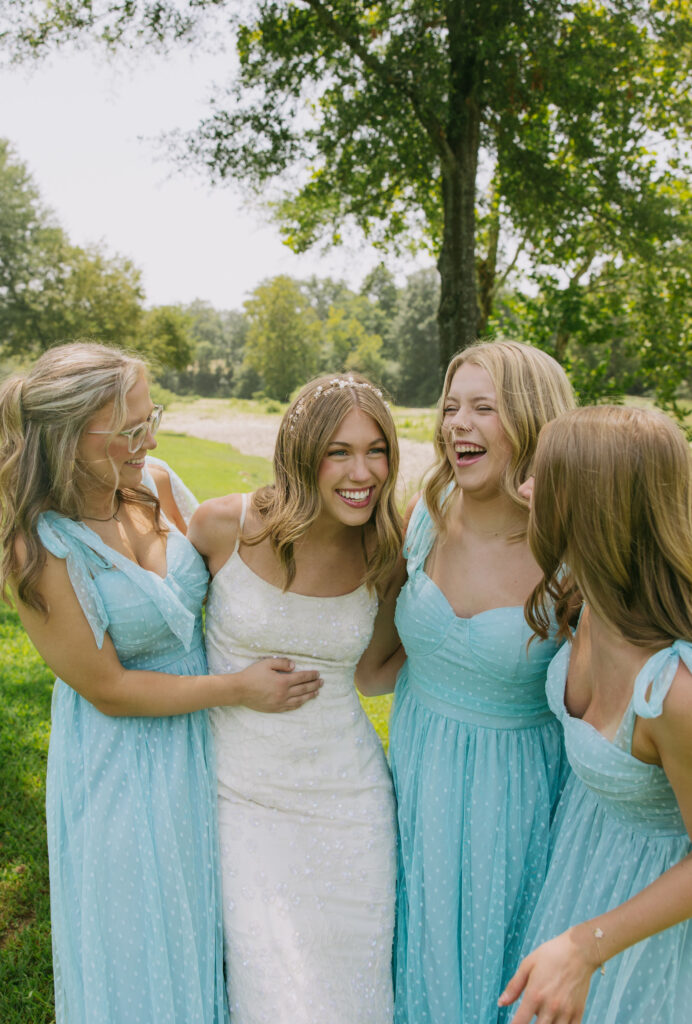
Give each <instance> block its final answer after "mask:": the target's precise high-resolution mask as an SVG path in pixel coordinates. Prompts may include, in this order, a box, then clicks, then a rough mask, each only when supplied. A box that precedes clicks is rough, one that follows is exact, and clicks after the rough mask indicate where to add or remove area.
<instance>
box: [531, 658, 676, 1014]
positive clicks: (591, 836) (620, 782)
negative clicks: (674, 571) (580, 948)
mask: <svg viewBox="0 0 692 1024" xmlns="http://www.w3.org/2000/svg"><path fill="white" fill-rule="evenodd" d="M569 655H570V647H569V646H565V647H564V648H562V649H561V650H560V651H559V652H558V654H557V655H556V657H555V658H554V660H553V662H552V664H551V666H550V670H549V673H548V685H547V691H548V697H549V700H550V705H551V707H552V708H553V710H554V711H555V714H556V715H557V716H558V718H559V719H560V721H561V723H562V725H563V727H564V731H565V743H566V750H567V756H568V758H569V761H570V764H571V766H572V775H571V777H570V779H569V782H568V784H567V786H566V787H565V791H564V793H563V795H562V799H561V800H560V804H559V807H558V810H557V813H556V816H555V822H554V826H553V833H552V837H551V854H550V864H549V870H548V875H547V878H546V881H545V885H544V888H543V891H542V893H541V896H540V899H539V901H538V905H537V907H536V910H535V912H534V915H533V918H532V921H531V925H530V927H529V930H528V934H527V936H526V940H525V947H524V953H528V952H530V951H531V950H532V949H535V947H536V946H538V945H540V943H541V942H544V941H545V940H546V939H549V938H552V937H553V936H555V935H558V934H560V933H561V932H563V931H565V930H566V929H567V928H569V927H570V926H571V925H573V924H577V923H579V922H580V921H585V920H589V919H590V918H592V917H595V916H597V915H599V914H602V913H604V912H605V911H606V910H609V909H611V908H612V907H615V906H618V905H619V904H620V903H624V902H625V901H626V900H628V899H630V898H631V897H632V896H634V895H635V894H636V893H637V892H639V891H640V890H641V889H644V888H645V887H646V886H647V885H649V884H650V883H651V882H653V881H655V880H656V879H657V878H658V877H659V876H660V875H662V874H663V872H664V871H666V870H668V868H670V867H672V865H673V864H676V863H677V862H678V861H679V860H681V859H682V858H683V857H685V856H686V855H687V854H688V853H690V850H691V844H690V839H689V836H688V834H687V831H686V829H685V825H684V822H683V819H682V815H681V813H680V808H679V806H678V803H677V800H676V798H675V794H674V792H673V789H672V787H671V785H670V783H669V782H668V779H667V777H666V774H665V772H664V771H663V769H662V768H661V767H660V766H659V765H654V764H646V763H644V762H643V761H639V760H638V759H637V758H636V757H634V756H633V754H632V753H631V745H632V733H633V730H634V724H635V721H636V718H637V717H642V718H654V717H657V716H658V715H660V714H661V712H662V710H663V702H664V700H665V697H666V694H667V693H668V689H669V687H670V684H671V683H672V680H673V677H674V676H675V673H676V671H677V668H678V665H679V663H680V659H682V660H683V661H684V662H685V664H686V665H687V666H688V668H692V644H689V643H684V642H682V641H676V642H675V643H674V644H673V645H672V646H671V647H669V648H666V649H665V650H663V651H659V652H658V654H655V655H654V656H653V657H652V658H650V659H649V661H647V663H646V664H645V665H644V667H643V668H642V670H641V672H640V673H639V675H638V676H637V679H636V681H635V684H634V692H633V696H632V700H631V701H630V704H629V706H628V708H627V710H626V712H625V715H624V718H623V720H622V723H621V725H620V727H619V728H618V731H617V734H616V737H615V740H614V742H612V743H611V742H610V741H609V740H607V739H606V738H605V737H604V736H603V735H601V733H599V732H598V731H597V730H596V729H595V728H594V727H593V726H592V725H590V724H589V723H588V722H584V721H582V720H581V719H579V718H573V717H572V716H571V715H570V714H569V712H568V710H567V708H566V706H565V686H566V681H567V670H568V668H569ZM690 1005H692V929H691V928H690V925H689V922H684V923H683V924H680V925H677V926H675V927H674V928H669V929H667V930H666V931H664V932H661V933H660V934H659V935H655V936H653V937H652V938H650V939H647V940H645V941H644V942H639V943H637V944H636V945H634V946H631V947H630V948H629V949H627V950H625V951H624V952H623V953H621V954H619V955H618V956H616V957H614V958H613V959H612V960H610V961H609V962H608V964H607V967H606V973H605V974H604V975H602V974H600V972H596V973H595V974H594V975H593V978H592V981H591V987H590V990H589V998H588V1002H587V1004H586V1010H585V1013H584V1017H583V1024H651V1022H653V1021H655V1022H656V1024H681V1022H682V1021H683V1020H686V1019H687V1017H688V1016H689V1008H690Z"/></svg>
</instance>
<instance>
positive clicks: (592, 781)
mask: <svg viewBox="0 0 692 1024" xmlns="http://www.w3.org/2000/svg"><path fill="white" fill-rule="evenodd" d="M569 655H570V647H569V646H567V645H566V646H565V647H564V648H563V649H562V650H561V651H560V652H559V654H558V655H557V656H556V657H555V659H554V661H553V663H552V664H551V666H550V671H549V673H548V685H547V692H548V698H549V701H550V706H551V708H552V709H553V711H554V712H555V714H556V715H557V717H558V718H559V719H560V721H561V723H562V726H563V728H564V730H565V747H566V750H567V757H568V759H569V762H570V765H571V766H572V770H573V772H574V774H575V775H576V776H577V777H578V778H579V779H581V781H582V782H583V783H584V785H585V786H586V787H587V788H588V789H589V790H590V791H591V792H592V793H593V795H594V796H595V797H596V799H597V800H598V802H599V804H601V805H602V806H603V809H604V810H605V811H607V813H608V814H609V815H612V816H613V818H615V819H617V820H618V821H620V822H621V823H622V824H623V825H625V826H627V827H629V828H633V829H636V830H637V831H642V832H646V833H648V834H650V835H652V836H655V835H660V836H684V837H686V836H687V830H686V828H685V823H684V821H683V819H682V815H681V813H680V808H679V806H678V802H677V800H676V799H675V794H674V792H673V789H672V787H671V785H670V783H669V782H668V778H667V776H666V773H665V772H664V771H663V769H662V768H661V767H660V765H656V764H646V763H645V762H644V761H639V760H638V759H637V758H636V757H634V756H633V755H632V753H631V745H632V731H633V726H634V721H635V718H636V716H637V715H639V716H640V717H645V718H651V717H657V716H658V715H660V713H661V710H662V708H663V697H664V696H665V693H667V691H668V687H669V686H670V683H671V682H672V678H673V675H674V674H675V671H676V670H677V666H678V659H679V658H680V657H681V658H683V660H684V661H685V662H686V663H687V664H688V665H689V666H690V667H692V644H683V643H680V642H677V643H675V644H673V645H672V646H671V647H669V648H667V649H666V650H665V651H661V652H660V655H655V656H654V658H656V659H657V660H656V661H654V660H653V659H650V660H649V661H648V662H647V664H646V665H645V666H644V668H643V669H642V671H641V672H640V673H639V675H638V677H637V682H636V685H635V691H634V695H633V697H632V700H631V701H630V703H629V706H628V708H627V711H626V712H625V716H624V718H623V721H622V724H621V726H620V728H619V729H618V733H617V735H616V737H615V740H614V742H612V743H611V742H610V741H609V740H607V739H606V738H605V737H604V736H602V735H601V733H599V732H598V730H596V729H594V727H593V726H592V725H590V723H589V722H584V721H582V720H581V719H580V718H573V717H572V716H571V715H570V714H569V712H568V711H567V708H566V707H565V700H564V695H565V682H566V679H567V669H568V666H569ZM671 669H672V674H671V671H670V670H671ZM652 680H653V681H654V682H653V691H652V693H651V694H650V695H649V696H648V697H647V689H648V687H649V685H651V683H652Z"/></svg>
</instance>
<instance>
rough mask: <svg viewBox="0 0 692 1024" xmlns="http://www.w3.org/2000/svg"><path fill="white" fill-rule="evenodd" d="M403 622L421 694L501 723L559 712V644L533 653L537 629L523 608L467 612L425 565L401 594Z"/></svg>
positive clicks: (456, 711) (472, 718) (446, 710)
mask: <svg viewBox="0 0 692 1024" xmlns="http://www.w3.org/2000/svg"><path fill="white" fill-rule="evenodd" d="M396 622H397V627H398V629H399V632H400V634H401V633H402V632H405V634H406V656H407V659H408V670H407V671H408V676H409V679H410V685H411V686H412V687H413V688H414V689H415V692H416V694H417V695H418V696H419V697H420V699H421V700H423V701H425V700H426V698H427V699H430V700H431V701H436V702H438V701H439V702H440V708H439V710H440V711H441V712H442V713H443V714H447V715H451V716H452V717H454V718H458V719H459V720H460V721H468V722H476V723H478V724H481V725H482V724H484V725H488V726H489V727H493V726H495V727H497V728H523V727H524V726H526V725H540V724H541V722H547V721H550V720H551V719H552V718H553V715H552V714H551V712H550V710H549V708H548V703H547V700H546V695H545V676H546V671H547V668H548V665H549V664H550V659H551V658H552V656H553V655H554V653H555V650H556V647H555V645H554V644H553V643H552V642H551V641H549V642H547V643H535V642H534V643H532V644H531V645H530V646H529V648H528V654H527V644H528V643H529V640H530V638H531V630H530V629H529V627H528V626H527V624H526V620H525V618H524V609H523V608H520V607H514V608H512V607H508V608H492V609H490V610H489V611H486V612H481V613H480V614H478V615H474V616H472V617H471V618H468V619H465V618H459V617H458V616H457V615H455V613H454V610H453V609H452V607H451V606H450V604H449V602H448V600H447V598H446V597H445V596H444V594H443V593H442V591H441V590H440V589H439V587H437V585H436V584H435V583H434V582H433V581H432V580H431V579H430V577H429V576H428V575H427V573H426V572H425V570H424V569H423V568H422V567H419V568H417V569H414V570H413V574H412V576H411V578H410V580H409V582H408V583H407V585H406V587H405V588H404V590H403V591H402V593H401V596H400V598H399V601H398V603H397V610H396ZM431 660H434V663H435V671H434V672H431V671H429V668H430V663H431ZM462 680H463V682H462Z"/></svg>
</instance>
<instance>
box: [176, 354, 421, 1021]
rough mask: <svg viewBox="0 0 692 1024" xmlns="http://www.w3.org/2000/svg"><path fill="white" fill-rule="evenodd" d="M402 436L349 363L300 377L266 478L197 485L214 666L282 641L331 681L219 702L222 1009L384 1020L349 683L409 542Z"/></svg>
mask: <svg viewBox="0 0 692 1024" xmlns="http://www.w3.org/2000/svg"><path fill="white" fill-rule="evenodd" d="M397 468H398V449H397V442H396V434H395V429H394V424H393V422H392V418H391V415H390V413H389V410H388V408H387V406H386V403H385V402H384V401H383V399H382V396H381V393H380V392H379V391H378V390H377V389H376V388H375V387H374V386H373V385H371V384H370V383H369V382H367V381H366V380H365V379H364V378H362V377H359V376H358V375H355V374H354V375H352V376H349V377H344V376H338V377H332V378H328V377H325V378H322V379H319V380H316V381H312V382H311V383H310V384H307V385H306V386H305V387H304V388H303V389H302V391H301V392H300V394H299V395H298V397H297V398H296V400H295V401H294V402H293V404H292V405H291V406H290V408H289V409H288V411H287V413H286V415H285V416H284V419H283V421H282V424H281V427H280V430H279V435H278V438H277V443H276V451H275V454H274V473H275V482H274V484H273V485H272V486H270V487H267V488H263V489H262V490H260V491H258V492H256V493H255V494H253V495H238V494H232V495H228V496H226V497H224V498H218V499H213V500H212V501H208V502H205V503H204V504H203V505H202V506H201V507H200V509H199V510H198V511H197V512H196V513H195V516H194V517H193V520H192V523H191V525H190V538H191V539H192V541H193V543H194V544H195V545H196V546H197V548H198V549H199V550H200V551H201V552H202V554H203V555H204V556H205V558H206V559H207V563H208V565H209V569H210V572H211V574H212V576H213V580H212V583H211V588H210V592H209V599H208V605H207V618H206V626H207V653H208V658H209V668H210V671H211V672H221V671H236V670H238V669H240V668H242V667H244V666H245V665H247V664H250V663H251V662H254V661H256V660H257V659H258V658H260V657H264V656H267V655H274V654H276V655H284V656H287V657H289V658H291V659H292V660H293V661H294V663H295V665H296V667H298V668H306V669H307V668H311V669H312V668H316V669H318V670H319V672H320V675H321V677H322V679H323V686H322V688H321V690H320V691H319V692H318V695H317V699H316V700H309V701H308V702H307V703H305V704H304V705H303V706H302V707H300V708H298V710H295V711H292V712H291V713H290V714H284V715H270V714H262V713H261V712H255V711H250V710H248V709H247V708H243V707H234V708H217V709H215V710H213V711H212V712H211V714H212V725H213V729H214V733H215V740H216V756H217V772H218V796H219V829H220V839H221V860H222V874H223V902H224V906H223V916H224V932H225V952H226V970H227V983H228V994H229V1003H230V1007H231V1021H232V1024H366V1022H368V1024H389V1022H391V1020H392V991H391V966H390V965H391V952H392V932H393V924H394V888H395V819H394V800H393V795H392V786H391V781H390V775H389V769H388V767H387V764H386V761H385V757H384V753H383V750H382V747H381V744H380V742H379V740H378V738H377V736H376V734H375V732H374V730H373V728H372V726H371V725H370V722H369V721H368V719H367V717H366V716H365V714H364V712H363V710H362V708H361V705H360V702H359V699H358V696H357V693H356V690H355V688H354V682H353V678H354V671H355V667H356V664H357V662H358V660H359V658H360V656H361V654H362V652H363V650H364V649H365V647H366V646H367V644H368V641H369V639H370V636H371V634H372V630H373V623H374V618H375V613H376V610H377V605H378V591H380V592H382V590H383V588H384V587H385V585H386V581H387V580H388V578H389V577H390V575H391V572H392V569H393V567H394V564H395V562H396V559H397V556H398V552H399V549H400V542H401V531H400V522H399V516H398V513H397V511H396V507H395V504H394V484H395V480H396V472H397Z"/></svg>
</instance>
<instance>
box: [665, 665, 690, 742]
mask: <svg viewBox="0 0 692 1024" xmlns="http://www.w3.org/2000/svg"><path fill="white" fill-rule="evenodd" d="M661 717H662V719H663V720H664V723H665V724H666V725H667V726H668V727H669V728H673V729H675V728H676V727H677V728H683V729H684V730H685V731H686V732H687V734H688V736H689V738H690V739H692V672H690V670H689V669H688V667H687V665H686V664H685V662H684V661H683V660H682V658H681V659H680V664H679V665H678V670H677V672H676V673H675V677H674V678H673V682H672V683H671V686H670V689H669V690H668V693H667V695H666V698H665V700H664V702H663V714H662V716H661Z"/></svg>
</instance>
